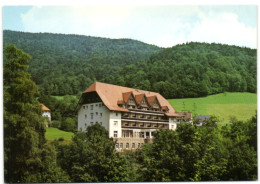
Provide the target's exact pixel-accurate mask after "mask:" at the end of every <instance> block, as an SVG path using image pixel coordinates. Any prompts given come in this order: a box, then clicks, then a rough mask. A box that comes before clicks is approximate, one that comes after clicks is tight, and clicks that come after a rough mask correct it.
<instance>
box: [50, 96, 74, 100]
mask: <svg viewBox="0 0 260 184" xmlns="http://www.w3.org/2000/svg"><path fill="white" fill-rule="evenodd" d="M69 96H72V97H74V98H75V99H77V96H76V95H69ZM52 97H54V98H55V99H56V100H63V98H64V96H52Z"/></svg>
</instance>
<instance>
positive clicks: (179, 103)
mask: <svg viewBox="0 0 260 184" xmlns="http://www.w3.org/2000/svg"><path fill="white" fill-rule="evenodd" d="M168 101H169V102H170V103H171V105H172V106H173V107H174V109H175V110H176V111H192V112H193V116H194V115H215V116H217V117H218V118H219V120H220V122H221V123H227V122H228V121H229V119H230V117H231V116H235V117H236V118H237V119H238V120H247V119H250V118H251V117H252V116H254V115H255V113H256V109H257V94H255V93H221V94H217V95H210V96H207V97H203V98H184V99H169V100H168Z"/></svg>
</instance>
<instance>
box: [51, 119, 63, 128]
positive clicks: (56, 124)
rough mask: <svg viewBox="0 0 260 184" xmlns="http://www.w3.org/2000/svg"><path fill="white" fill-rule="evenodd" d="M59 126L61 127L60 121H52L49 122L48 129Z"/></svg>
mask: <svg viewBox="0 0 260 184" xmlns="http://www.w3.org/2000/svg"><path fill="white" fill-rule="evenodd" d="M60 126H61V122H60V121H56V120H54V121H51V123H50V127H53V128H60Z"/></svg>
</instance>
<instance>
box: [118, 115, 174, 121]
mask: <svg viewBox="0 0 260 184" xmlns="http://www.w3.org/2000/svg"><path fill="white" fill-rule="evenodd" d="M122 119H129V120H136V121H138V120H140V121H142V120H147V121H151V122H158V121H160V122H169V120H167V119H159V118H153V119H152V118H147V117H144V118H138V117H129V116H128V117H127V116H122Z"/></svg>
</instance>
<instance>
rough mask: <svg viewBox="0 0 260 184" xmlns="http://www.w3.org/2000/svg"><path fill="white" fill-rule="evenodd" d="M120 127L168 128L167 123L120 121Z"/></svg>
mask: <svg viewBox="0 0 260 184" xmlns="http://www.w3.org/2000/svg"><path fill="white" fill-rule="evenodd" d="M122 128H139V129H153V128H165V129H167V128H168V125H167V124H159V125H157V124H131V123H122Z"/></svg>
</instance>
